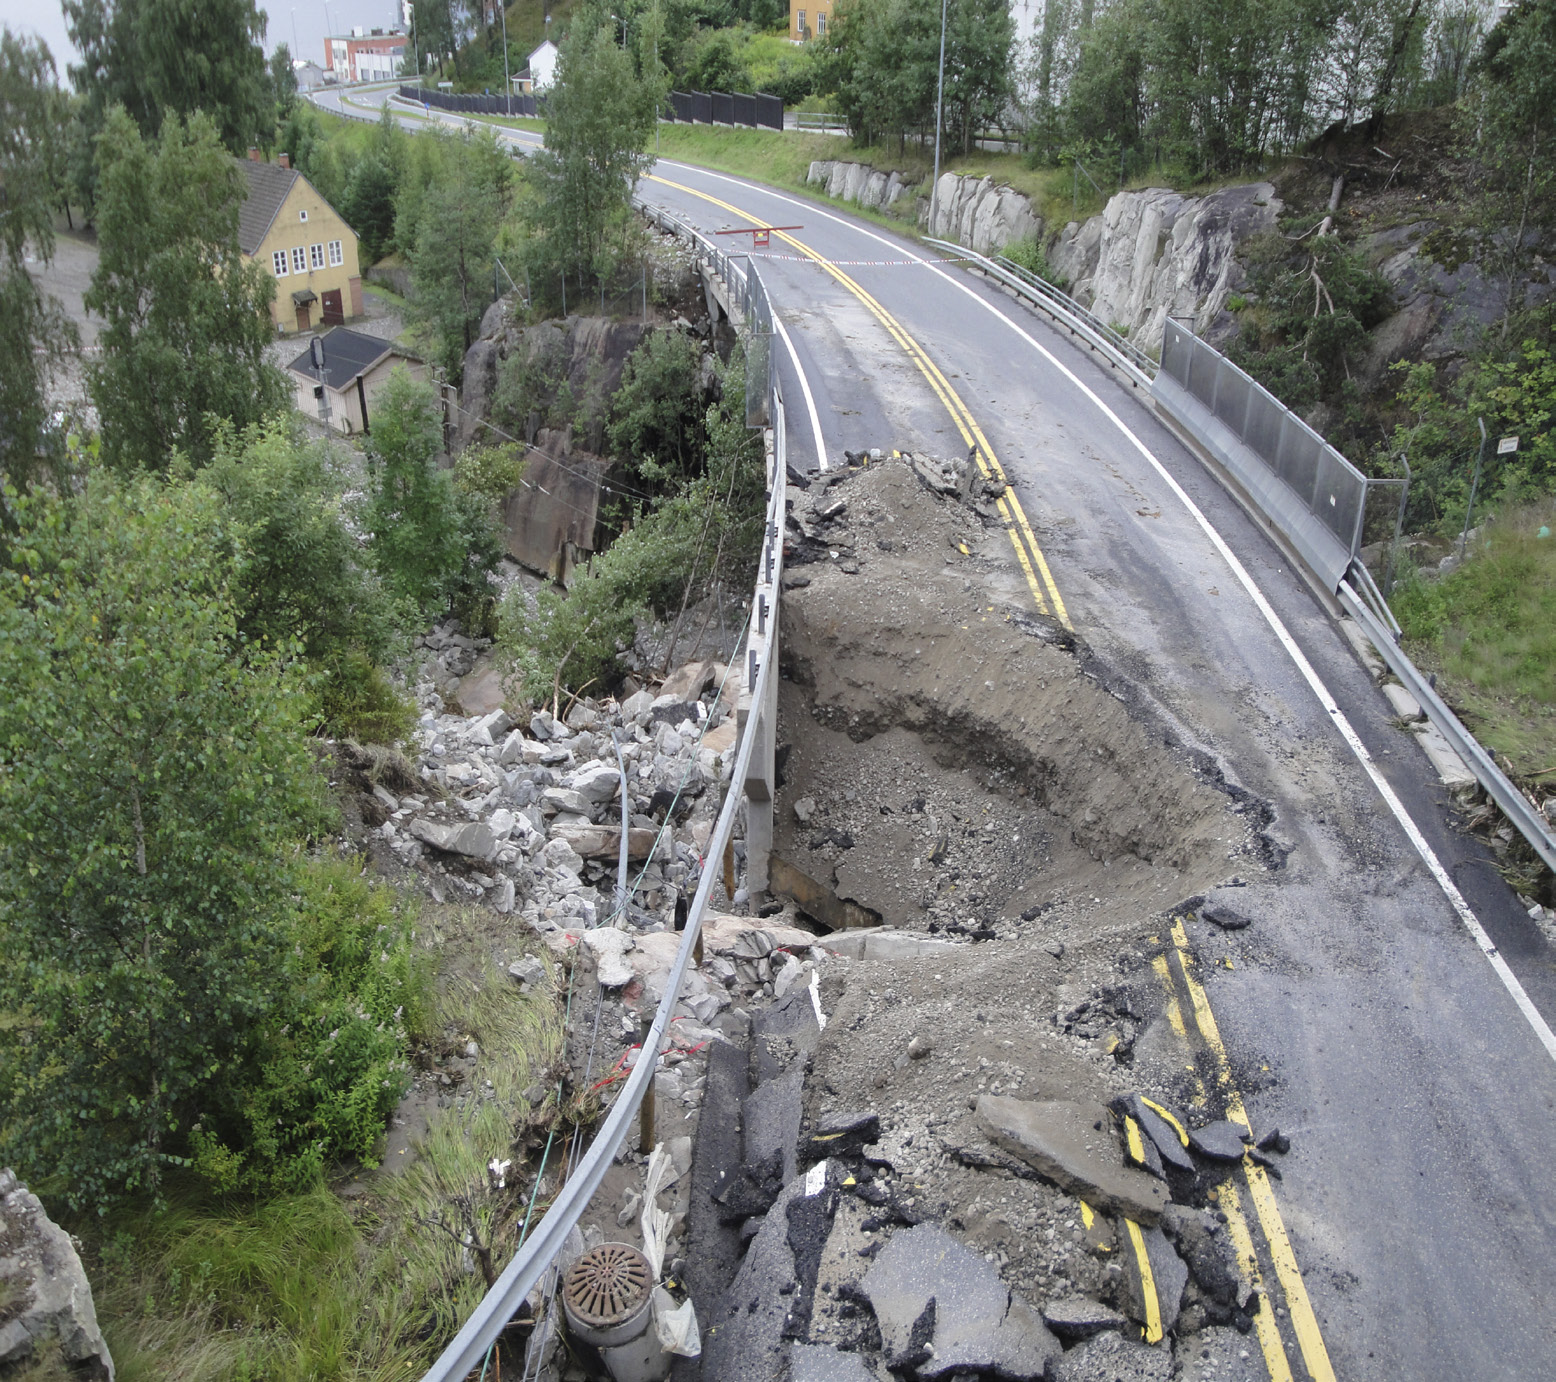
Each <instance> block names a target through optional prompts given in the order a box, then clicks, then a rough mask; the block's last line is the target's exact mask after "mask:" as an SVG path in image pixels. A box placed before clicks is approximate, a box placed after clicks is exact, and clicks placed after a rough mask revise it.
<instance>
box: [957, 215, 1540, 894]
mask: <svg viewBox="0 0 1556 1382" xmlns="http://www.w3.org/2000/svg"><path fill="white" fill-rule="evenodd" d="M926 243H928V244H930V245H933V246H934V247H935V248H936V249H940V250H944V251H947V252H948V253H952V254H955V255H956V256H957V257H959V258H961V259H963V260H966V261H967V262H969V263H971V264H972V265H974V266H975V267H976V269H977V270H978V271H980V272H982V273H983V274H984V275H985V276H986V277H988V278H991V279H994V280H997V281H998V282H1001V283H1003V284H1005V286H1007V287H1009V288H1011V289H1013V290H1014V291H1015V292H1017V293H1018V294H1020V295H1021V296H1022V297H1023V298H1025V299H1026V300H1027V301H1028V302H1030V303H1031V304H1032V305H1033V306H1035V307H1037V308H1039V309H1040V310H1042V311H1043V312H1045V313H1047V314H1048V315H1049V316H1051V317H1052V318H1054V320H1055V321H1057V322H1058V323H1059V324H1060V325H1062V326H1064V327H1066V328H1068V329H1069V331H1070V332H1071V334H1072V335H1074V336H1076V337H1078V338H1080V339H1082V340H1084V341H1085V342H1086V344H1087V345H1088V346H1090V347H1091V349H1092V350H1094V351H1099V352H1102V353H1103V354H1105V355H1107V356H1108V357H1109V359H1110V360H1111V363H1113V364H1114V365H1116V366H1117V367H1118V368H1119V369H1120V370H1121V371H1123V372H1124V374H1125V375H1126V376H1127V377H1128V378H1129V379H1130V382H1131V383H1133V384H1136V385H1139V384H1144V385H1145V386H1146V387H1147V388H1148V389H1149V390H1150V392H1151V397H1152V400H1153V402H1154V403H1155V405H1156V407H1157V409H1158V411H1160V412H1161V413H1163V414H1164V415H1165V416H1166V417H1168V418H1169V419H1171V420H1172V422H1174V423H1175V424H1176V425H1177V426H1178V427H1179V428H1180V429H1181V430H1182V431H1183V432H1184V434H1185V435H1186V436H1187V437H1188V438H1189V439H1190V440H1191V441H1192V442H1193V443H1194V444H1195V445H1196V446H1197V447H1198V448H1199V449H1200V450H1201V451H1203V452H1204V453H1206V454H1207V455H1209V456H1211V457H1213V458H1214V459H1215V460H1216V461H1217V462H1218V463H1219V464H1220V465H1221V467H1222V468H1223V469H1224V470H1225V471H1226V472H1227V473H1228V474H1230V475H1231V476H1232V477H1233V478H1234V479H1235V480H1236V481H1237V483H1238V486H1239V487H1240V488H1241V489H1242V490H1243V492H1244V493H1245V494H1246V495H1247V496H1248V498H1249V500H1250V501H1251V503H1252V504H1253V506H1254V508H1256V509H1257V510H1258V511H1259V512H1260V513H1261V514H1263V516H1264V517H1265V518H1266V519H1267V520H1268V521H1269V523H1270V525H1271V526H1272V527H1273V528H1274V529H1275V530H1276V531H1277V532H1278V533H1279V534H1280V535H1281V536H1282V537H1283V538H1284V539H1285V540H1286V541H1287V542H1288V543H1289V544H1290V545H1291V547H1292V548H1293V550H1295V552H1296V553H1297V555H1298V556H1299V557H1300V558H1301V559H1302V562H1303V563H1304V565H1306V566H1307V567H1308V569H1309V570H1310V571H1312V572H1313V574H1314V575H1315V576H1316V577H1317V578H1318V579H1319V580H1320V581H1322V582H1323V584H1324V585H1325V587H1326V588H1327V589H1328V590H1329V591H1330V592H1332V593H1333V594H1334V596H1335V598H1336V599H1337V600H1338V601H1339V603H1340V606H1341V608H1342V609H1344V610H1345V612H1346V613H1347V614H1349V615H1350V616H1351V618H1352V619H1354V620H1355V621H1356V622H1357V624H1358V625H1360V627H1361V628H1362V629H1363V631H1365V633H1366V634H1367V637H1368V638H1369V639H1370V640H1371V642H1372V644H1373V646H1374V647H1375V648H1377V650H1378V653H1379V655H1380V656H1381V657H1382V658H1383V660H1384V662H1385V663H1386V664H1387V665H1388V667H1389V669H1390V670H1391V671H1392V672H1393V673H1394V675H1395V676H1397V677H1398V678H1399V679H1400V681H1401V682H1402V683H1403V684H1404V685H1405V686H1406V687H1407V688H1408V689H1409V691H1410V693H1411V694H1412V695H1413V696H1414V697H1415V698H1416V701H1417V702H1418V704H1419V705H1420V706H1421V709H1422V710H1423V711H1424V712H1425V714H1426V716H1427V718H1428V719H1429V720H1430V721H1431V722H1432V724H1433V725H1435V726H1436V727H1437V729H1438V730H1439V731H1441V733H1442V735H1443V737H1444V738H1445V739H1446V740H1447V741H1448V743H1449V745H1450V746H1451V747H1452V748H1453V750H1454V752H1455V753H1457V754H1458V755H1459V757H1460V758H1462V759H1463V760H1464V763H1465V766H1466V767H1467V768H1468V769H1469V770H1470V771H1471V772H1472V773H1474V775H1475V779H1476V781H1477V782H1479V783H1480V785H1481V786H1482V787H1483V788H1484V789H1485V791H1486V794H1487V795H1488V796H1489V797H1490V798H1491V799H1492V800H1493V801H1494V802H1495V803H1496V804H1497V806H1498V807H1499V808H1500V809H1501V811H1502V813H1503V814H1504V815H1505V816H1506V817H1507V819H1508V820H1509V822H1511V823H1512V825H1513V826H1514V827H1515V828H1516V829H1517V830H1518V832H1519V833H1520V834H1521V835H1522V836H1523V837H1524V839H1526V840H1527V841H1528V842H1529V844H1530V846H1531V847H1532V848H1533V849H1534V851H1535V853H1536V854H1538V855H1539V856H1540V858H1541V859H1542V860H1543V861H1544V862H1545V865H1546V867H1548V868H1550V869H1551V870H1553V871H1556V833H1553V832H1552V830H1551V826H1550V824H1549V823H1548V822H1547V821H1546V820H1545V818H1544V817H1543V816H1542V815H1541V814H1540V813H1539V812H1538V811H1537V810H1535V808H1534V806H1533V804H1532V803H1531V802H1530V801H1529V799H1528V798H1527V797H1525V796H1524V794H1523V793H1522V792H1520V791H1519V790H1518V788H1517V787H1516V786H1515V785H1514V784H1513V782H1512V781H1511V780H1510V779H1509V778H1508V776H1507V774H1505V773H1504V772H1503V771H1502V770H1501V769H1500V768H1499V767H1497V765H1496V762H1495V761H1494V760H1493V758H1492V757H1491V755H1490V754H1489V753H1488V752H1487V751H1486V748H1485V746H1484V745H1483V744H1481V743H1480V741H1479V740H1477V739H1476V738H1475V736H1474V735H1473V734H1471V733H1470V732H1469V730H1468V729H1466V728H1465V726H1464V725H1463V723H1462V722H1461V721H1460V720H1459V718H1458V716H1456V715H1455V714H1454V713H1453V711H1451V710H1450V709H1449V708H1448V707H1447V705H1446V704H1444V702H1443V700H1442V697H1440V696H1439V695H1438V694H1437V692H1436V691H1435V690H1434V689H1433V687H1432V685H1431V683H1430V682H1429V681H1428V679H1427V678H1426V677H1424V676H1423V675H1422V674H1421V670H1420V668H1418V667H1417V666H1416V665H1415V664H1414V663H1413V662H1412V661H1411V660H1410V658H1409V657H1408V656H1407V655H1406V653H1405V651H1404V649H1402V648H1401V647H1400V646H1399V643H1398V641H1397V639H1398V635H1399V631H1400V630H1399V625H1398V623H1396V622H1395V620H1394V616H1393V614H1392V612H1391V611H1390V610H1389V607H1388V602H1387V600H1385V599H1384V598H1383V596H1382V594H1381V593H1379V591H1378V589H1377V586H1376V585H1375V584H1374V583H1373V580H1372V576H1371V574H1370V573H1369V572H1368V570H1367V568H1366V566H1365V565H1364V564H1363V562H1362V561H1361V560H1360V558H1359V556H1358V553H1359V550H1360V547H1361V536H1362V523H1363V520H1364V519H1365V517H1366V508H1367V499H1368V494H1369V491H1370V490H1371V489H1373V488H1376V487H1380V486H1383V485H1397V484H1400V483H1401V482H1400V481H1399V480H1394V479H1377V478H1374V477H1369V476H1366V475H1363V474H1362V472H1361V471H1360V470H1358V469H1357V468H1356V466H1354V465H1353V464H1352V463H1351V462H1350V461H1348V460H1347V459H1346V458H1345V457H1344V456H1342V455H1341V454H1340V453H1339V452H1338V451H1337V450H1335V448H1334V447H1333V446H1331V445H1329V443H1328V442H1326V441H1325V440H1324V439H1323V438H1322V437H1321V436H1319V435H1318V433H1317V432H1315V431H1314V430H1313V429H1312V428H1311V427H1309V426H1308V424H1307V423H1305V422H1304V421H1303V420H1302V419H1301V418H1299V417H1298V416H1297V415H1296V414H1295V413H1293V412H1292V411H1291V410H1290V409H1289V408H1287V407H1286V405H1285V404H1284V403H1282V402H1281V401H1280V400H1279V399H1278V398H1276V397H1275V395H1274V394H1272V393H1270V391H1269V390H1268V389H1266V388H1265V387H1264V386H1263V385H1262V384H1260V383H1259V382H1258V381H1257V380H1255V379H1253V378H1252V377H1251V376H1250V375H1248V374H1247V373H1245V372H1244V371H1243V370H1241V369H1239V368H1238V367H1237V366H1236V365H1234V364H1233V363H1232V362H1231V361H1230V360H1228V359H1227V358H1226V357H1225V356H1224V355H1222V354H1221V353H1220V351H1218V350H1216V349H1215V348H1214V347H1213V346H1210V345H1208V344H1207V343H1206V342H1204V341H1202V340H1200V339H1199V338H1198V337H1197V336H1195V335H1194V333H1193V332H1192V331H1190V330H1189V329H1188V328H1187V327H1186V326H1184V325H1183V324H1182V323H1181V322H1178V321H1174V320H1173V319H1171V318H1169V319H1168V320H1167V323H1166V327H1165V330H1164V332H1163V337H1162V359H1161V363H1160V364H1158V363H1157V362H1156V361H1154V360H1152V359H1151V358H1150V357H1149V356H1147V355H1145V354H1144V352H1142V351H1141V350H1140V349H1139V347H1138V346H1136V345H1134V343H1133V342H1131V341H1128V340H1126V339H1125V338H1124V337H1123V336H1121V335H1119V334H1118V333H1117V332H1116V331H1114V330H1112V328H1111V327H1109V326H1107V325H1105V324H1104V323H1103V322H1102V321H1100V320H1099V319H1098V318H1097V317H1095V316H1093V315H1092V313H1090V312H1088V311H1087V310H1086V309H1085V308H1084V307H1082V306H1081V305H1080V303H1078V302H1076V301H1075V300H1074V299H1073V298H1071V297H1070V296H1069V295H1068V294H1066V293H1064V292H1062V291H1061V290H1060V289H1058V288H1056V287H1054V286H1053V284H1051V283H1047V282H1044V281H1043V280H1042V279H1040V278H1038V277H1036V276H1035V275H1033V274H1030V273H1028V272H1027V271H1026V270H1025V269H1023V268H1021V266H1020V265H1018V264H1013V263H1011V262H1010V261H1009V260H1007V259H1004V258H1003V257H999V258H996V259H990V258H988V257H987V256H985V255H981V254H978V253H977V252H975V251H973V250H969V249H967V248H966V247H965V246H962V245H956V244H953V243H951V242H950V241H946V240H934V239H929V240H927V241H926ZM1404 483H1405V485H1406V486H1407V487H1408V484H1409V475H1408V468H1407V473H1406V479H1405V481H1404ZM1406 493H1408V488H1407V490H1406ZM1404 502H1405V500H1404V496H1403V495H1402V496H1401V499H1400V512H1401V513H1403V511H1404Z"/></svg>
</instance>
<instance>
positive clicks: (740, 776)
mask: <svg viewBox="0 0 1556 1382" xmlns="http://www.w3.org/2000/svg"><path fill="white" fill-rule="evenodd" d="M656 219H659V220H660V224H661V225H663V226H664V227H665V228H666V229H674V230H675V231H676V232H677V233H679V234H685V235H687V236H688V237H689V238H690V239H691V240H692V242H693V244H694V246H695V247H696V248H697V251H698V254H699V257H702V256H706V257H707V258H708V259H715V257H716V258H717V262H719V263H720V264H721V266H722V269H723V271H724V272H726V273H731V272H734V273H737V275H738V277H739V280H740V281H739V288H740V291H741V293H742V295H743V301H744V303H745V309H746V320H747V322H748V323H761V322H762V321H763V320H767V321H770V320H771V310H770V308H769V307H768V306H767V293H766V290H765V288H764V287H763V285H762V283H761V280H760V278H759V277H758V275H757V273H756V271H755V268H754V266H751V265H750V264H749V261H747V263H746V264H745V265H744V266H741V267H740V268H739V269H738V270H736V269H735V268H734V266H732V264H731V262H730V259H731V257H730V256H728V255H726V254H724V253H723V252H722V251H720V250H719V249H718V248H717V247H716V246H714V245H713V244H711V243H710V242H708V241H707V240H706V239H704V237H702V236H701V235H699V234H698V233H697V232H696V231H694V230H692V229H691V228H690V227H689V226H686V225H685V223H684V222H681V221H678V220H677V219H676V218H675V217H673V216H669V215H668V213H666V214H665V215H664V216H663V217H662V218H658V217H656ZM729 286H730V288H731V291H733V290H734V288H735V286H736V285H735V284H734V283H730V285H729ZM763 360H764V363H763V364H762V365H761V366H759V367H758V368H759V369H765V370H766V371H767V384H768V391H769V401H768V404H767V410H768V413H769V415H770V417H771V420H772V421H771V427H772V442H771V445H770V446H768V447H767V448H766V451H767V471H768V476H767V480H768V497H767V517H766V529H765V533H764V537H763V542H762V554H761V559H760V565H759V566H758V569H757V578H756V582H755V586H754V589H753V591H752V605H751V619H750V621H749V629H748V634H747V640H746V648H745V656H744V657H743V658H742V660H741V668H740V675H741V678H742V681H743V683H744V691H743V694H742V696H741V708H740V713H742V714H743V716H744V724H743V729H742V734H741V738H740V746H739V748H738V750H737V752H736V756H735V763H734V769H733V771H732V773H731V775H730V779H729V787H728V791H727V793H726V795H725V798H724V804H723V806H722V807H721V808H720V810H719V814H718V820H717V821H716V823H715V825H714V827H713V833H712V835H711V836H710V838H709V840H708V847H707V850H706V852H705V854H704V856H703V857H704V867H703V871H702V876H701V878H700V879H699V881H698V884H697V892H696V894H695V896H694V897H693V899H692V904H691V908H690V910H689V911H688V913H687V918H686V930H685V932H684V933H683V936H682V940H681V946H680V949H679V950H677V951H676V955H675V962H674V963H673V964H672V965H671V967H670V973H669V977H668V979H667V980H666V982H665V992H664V997H663V998H662V999H660V1002H659V1006H658V1008H657V1009H656V1010H655V1013H654V1021H653V1024H652V1025H651V1026H650V1028H649V1031H648V1034H647V1035H646V1036H645V1037H644V1039H643V1045H642V1048H641V1050H640V1051H639V1053H638V1059H637V1062H636V1064H635V1065H633V1067H632V1072H631V1074H629V1075H628V1076H627V1079H626V1082H625V1083H624V1084H623V1085H622V1087H621V1091H620V1093H619V1094H618V1095H617V1097H616V1101H615V1102H614V1103H613V1104H612V1105H611V1107H610V1111H609V1112H608V1113H607V1114H606V1115H605V1119H604V1121H603V1122H602V1123H601V1124H600V1128H599V1131H598V1132H597V1133H596V1134H595V1137H594V1141H593V1142H592V1143H590V1145H589V1149H588V1151H587V1152H585V1153H584V1154H583V1156H582V1157H580V1158H579V1160H578V1162H577V1163H576V1165H575V1166H574V1168H573V1171H572V1174H571V1175H569V1176H568V1178H567V1181H566V1182H565V1184H564V1185H563V1186H562V1188H561V1189H560V1190H559V1191H558V1192H557V1195H556V1198H555V1199H554V1200H553V1201H552V1203H551V1207H550V1208H549V1209H548V1210H547V1211H546V1213H545V1216H544V1217H543V1218H542V1219H541V1220H540V1223H539V1224H538V1225H537V1226H536V1227H535V1229H534V1231H533V1232H532V1233H531V1234H530V1235H529V1237H528V1238H527V1239H526V1240H525V1241H524V1242H523V1243H522V1244H521V1245H520V1247H519V1249H518V1251H517V1252H516V1253H515V1254H514V1257H513V1260H512V1261H511V1262H509V1263H508V1265H507V1266H506V1267H505V1268H504V1269H503V1271H502V1273H501V1275H500V1276H499V1277H498V1278H497V1281H496V1283H495V1284H494V1285H493V1286H492V1288H491V1290H490V1291H488V1292H487V1294H486V1295H485V1296H484V1297H483V1298H482V1300H481V1302H480V1304H479V1305H477V1306H476V1308H475V1310H474V1311H473V1312H472V1313H471V1315H470V1318H469V1319H468V1320H466V1321H465V1323H464V1325H463V1326H462V1327H461V1328H460V1330H459V1332H458V1333H457V1334H456V1335H455V1336H454V1338H453V1339H452V1340H451V1341H450V1343H449V1345H448V1347H447V1348H445V1349H444V1350H443V1353H442V1354H441V1355H440V1356H439V1357H438V1359H437V1361H436V1362H435V1363H434V1364H433V1365H432V1366H431V1367H430V1368H429V1369H428V1370H427V1371H426V1372H425V1373H424V1374H423V1379H422V1382H461V1379H463V1378H464V1377H466V1376H467V1375H468V1374H469V1373H470V1372H471V1371H472V1370H473V1369H475V1368H477V1367H479V1366H480V1365H481V1360H482V1358H483V1357H484V1356H485V1354H486V1352H487V1350H488V1349H489V1348H491V1346H492V1345H493V1344H494V1343H495V1342H496V1340H497V1336H498V1335H499V1334H500V1333H501V1332H502V1330H503V1329H504V1327H505V1326H506V1325H507V1323H508V1321H509V1320H510V1319H511V1318H512V1317H513V1316H514V1315H515V1314H516V1313H517V1312H518V1309H519V1307H520V1306H521V1305H522V1304H523V1303H524V1300H525V1299H526V1297H527V1296H528V1295H529V1293H530V1291H531V1290H533V1289H534V1287H535V1285H536V1284H537V1283H538V1282H539V1281H540V1279H541V1278H542V1276H544V1275H545V1273H546V1271H547V1269H548V1268H549V1267H550V1266H551V1264H552V1262H553V1260H554V1259H555V1258H556V1256H557V1254H558V1253H559V1252H560V1251H561V1250H562V1246H563V1244H564V1242H565V1241H566V1239H567V1235H568V1233H569V1232H570V1231H571V1230H572V1228H573V1226H574V1225H575V1224H576V1223H577V1222H578V1219H579V1217H580V1216H581V1215H582V1214H583V1211H584V1210H585V1208H587V1206H588V1204H589V1201H590V1200H591V1199H592V1198H593V1197H594V1193H595V1191H596V1190H598V1189H599V1186H600V1182H601V1181H602V1180H603V1179H604V1177H605V1173H606V1171H607V1170H608V1169H609V1168H610V1165H611V1162H612V1160H613V1159H614V1158H615V1156H616V1153H617V1151H619V1150H620V1148H621V1145H622V1143H623V1142H624V1141H625V1140H626V1137H627V1133H628V1131H629V1129H630V1127H631V1123H632V1119H633V1117H634V1115H635V1114H636V1113H637V1110H638V1106H639V1105H640V1104H641V1103H642V1101H643V1096H644V1094H645V1093H646V1092H647V1090H648V1088H649V1082H650V1081H651V1080H652V1079H653V1077H654V1071H655V1068H656V1067H657V1065H658V1063H659V1052H660V1048H661V1046H662V1045H663V1043H664V1039H665V1031H666V1029H667V1027H668V1026H669V1023H670V1018H671V1015H672V1013H673V1012H674V1011H675V1005H676V1003H677V1002H678V1001H679V999H680V994H681V986H682V984H683V983H684V981H685V978H686V970H687V967H688V965H689V964H690V963H691V959H692V954H693V952H694V951H695V949H696V947H697V939H698V936H699V934H700V933H701V930H702V920H703V916H704V914H705V913H706V911H707V907H708V899H709V897H710V895H711V894H712V891H713V886H714V883H715V881H716V880H717V878H718V874H719V870H718V869H717V868H716V867H714V866H713V861H715V860H717V859H719V858H721V857H722V856H723V853H724V849H725V846H726V845H727V844H728V843H729V841H730V839H731V837H732V836H733V833H734V828H735V819H736V816H737V815H738V814H739V812H740V809H741V807H742V806H745V807H746V808H747V821H746V847H747V884H748V886H751V887H762V888H765V887H766V881H767V880H766V852H767V848H768V846H769V845H770V843H771V839H772V783H773V748H774V742H775V730H776V723H775V719H776V715H777V698H778V669H777V658H776V652H777V646H778V592H779V589H780V587H781V583H782V580H783V525H784V513H785V509H786V505H787V478H786V477H787V457H786V449H787V444H786V440H785V429H784V416H783V397H782V394H781V392H780V390H779V387H778V382H777V379H776V376H775V375H774V374H773V373H772V369H771V362H770V356H766V355H764V357H763ZM749 378H750V376H749V375H748V380H749Z"/></svg>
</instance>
